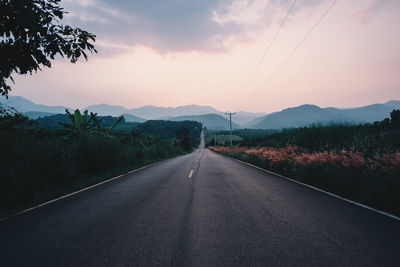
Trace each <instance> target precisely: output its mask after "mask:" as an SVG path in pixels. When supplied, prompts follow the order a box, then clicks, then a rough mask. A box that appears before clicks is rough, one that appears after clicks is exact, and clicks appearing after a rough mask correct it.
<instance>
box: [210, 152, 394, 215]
mask: <svg viewBox="0 0 400 267" xmlns="http://www.w3.org/2000/svg"><path fill="white" fill-rule="evenodd" d="M209 151H212V150H209ZM212 152H214V151H212ZM214 153H216V154H218V155H221V156H223V157H225V158H228V159H232V160H235V161H237V162H240V163H243V164H246V165H248V166H251V167H253V168H256V169H259V170H261V171H263V172H266V173H268V174H272V175H275V176H277V177H280V178H283V179H285V180H288V181H291V182H293V183H296V184H300V185H303V186H305V187H308V188H311V189H313V190H316V191H319V192H321V193H323V194H326V195H329V196H331V197H334V198H338V199H340V200H343V201H345V202H348V203H351V204H353V205H356V206H359V207H361V208H364V209H367V210H370V211H373V212H376V213H379V214H381V215H384V216H387V217H390V218H392V219H395V220H397V221H400V217H398V216H396V215H393V214H391V213H388V212H385V211H382V210H377V209H375V208H373V207H370V206H367V205H364V204H361V203H359V202H356V201H354V200H350V199H347V198H344V197H341V196H339V195H336V194H333V193H330V192H328V191H325V190H322V189H319V188H317V187H314V186H312V185H308V184H305V183H302V182H299V181H297V180H294V179H292V178H288V177H286V176H283V175H280V174H278V173H274V172H272V171H269V170H266V169H263V168H261V167H258V166H256V165H253V164H251V163H248V162H245V161H241V160H240V159H235V158H231V157H229V156H225V155H223V154H219V153H217V152H214Z"/></svg>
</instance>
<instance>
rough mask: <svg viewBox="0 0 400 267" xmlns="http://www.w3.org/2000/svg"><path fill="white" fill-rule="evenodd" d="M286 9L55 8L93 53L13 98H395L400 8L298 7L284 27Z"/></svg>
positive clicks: (397, 1)
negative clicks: (92, 37)
mask: <svg viewBox="0 0 400 267" xmlns="http://www.w3.org/2000/svg"><path fill="white" fill-rule="evenodd" d="M293 1H294V0H168V1H165V0H146V1H143V0H112V1H111V0H62V1H61V5H62V6H63V7H64V8H65V10H66V11H68V12H69V13H68V14H67V16H66V17H65V18H64V19H63V21H62V23H64V24H69V25H71V26H74V27H80V28H83V29H85V30H88V31H90V32H92V33H94V34H96V35H97V40H96V43H95V46H96V48H97V49H98V51H99V53H98V54H92V55H91V56H89V60H88V61H87V62H86V61H85V60H80V61H79V62H78V63H76V64H71V63H70V62H69V61H68V60H61V59H58V60H56V61H54V62H53V63H52V67H51V68H50V69H49V68H43V71H41V72H38V73H36V74H33V75H24V76H19V77H14V78H15V85H14V86H13V89H12V93H11V95H20V96H24V97H27V98H28V99H30V100H32V101H34V102H36V103H40V104H46V105H65V106H69V107H72V108H83V107H85V106H88V105H93V104H100V103H108V104H113V105H122V106H125V107H127V108H134V107H140V106H144V105H156V106H165V107H167V106H169V107H176V106H180V105H189V104H198V105H210V106H213V107H215V108H217V109H219V110H222V111H228V110H229V111H239V110H245V111H249V112H274V111H278V110H281V109H284V108H288V107H293V106H298V105H302V104H315V105H318V106H320V107H329V106H335V107H342V108H344V107H358V106H363V105H368V104H373V103H384V102H386V101H388V100H400V49H399V47H400V28H399V27H398V25H400V0H351V1H350V0H338V1H337V2H335V3H334V1H335V0H297V1H295V3H294V6H293V9H292V10H291V12H290V13H289V15H288V17H287V20H286V21H285V23H284V24H282V21H283V20H284V18H285V16H286V15H287V14H288V11H289V10H290V8H291V7H292V5H293ZM333 3H334V4H333ZM332 4H333V6H332V8H331V9H329V12H328V13H327V14H326V16H325V17H323V19H322V20H321V21H320V23H317V22H318V21H319V20H320V18H321V16H323V14H324V12H326V10H327V9H328V8H329V7H330V6H331V5H332ZM280 25H282V27H281V28H280ZM315 25H316V27H315V29H314V30H313V31H312V32H311V33H310V34H309V35H308V33H309V32H310V31H311V29H313V27H314V26H315ZM279 28H280V31H279V34H278V35H276V33H277V31H278V29H279ZM275 35H276V39H275V41H274V42H273V43H272V46H271V47H270V49H269V50H268V53H267V54H266V55H265V57H264V60H263V61H262V62H261V64H260V65H259V68H258V69H257V71H256V72H255V74H254V75H252V73H253V72H254V70H255V68H256V66H257V65H258V64H259V62H260V60H261V58H262V56H263V54H264V53H265V51H266V49H267V48H268V47H269V46H270V44H271V41H272V40H273V38H274V36H275ZM302 40H303V41H302Z"/></svg>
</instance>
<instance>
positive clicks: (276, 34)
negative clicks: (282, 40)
mask: <svg viewBox="0 0 400 267" xmlns="http://www.w3.org/2000/svg"><path fill="white" fill-rule="evenodd" d="M296 1H297V0H294V1H293V3H292V5H291V6H290V8H289V10H288V12H287V14H286V16H285V17H284V19H283V20H282V23H281V24H280V25H279V27H278V29H277V31H276V32H275V35H274V37H273V38H272V39H271V42H270V43H269V45H268V47H267V48H266V49H265V51H264V54H263V56H262V57H261V59H260V60H259V61H258V63H257V65H256V67H255V68H254V70H253V72H252V73H251V75H250V77H249V79H248V80H247V82H246V84H245V86H244V87H243V89H242V90H241V91H240V93H239V94H238V98H239V97H240V95H241V94H242V93H243V92H244V91H245V90H246V89H247V86H248V85H249V83H250V82H251V80H252V79H253V77H254V75H255V74H256V72H257V70H258V69H259V68H260V66H261V64H262V63H263V61H264V58H265V56H266V55H267V54H268V52H269V50H270V49H271V47H272V45H273V44H274V42H275V40H276V38H277V37H278V35H279V33H280V31H281V29H282V27H283V25H285V23H286V20H287V18H288V17H289V15H290V13H291V12H292V10H293V8H294V5H295V4H296Z"/></svg>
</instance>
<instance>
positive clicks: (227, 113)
mask: <svg viewBox="0 0 400 267" xmlns="http://www.w3.org/2000/svg"><path fill="white" fill-rule="evenodd" d="M235 114H236V112H225V115H229V126H230V128H231V147H232V115H235Z"/></svg>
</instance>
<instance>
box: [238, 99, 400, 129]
mask: <svg viewBox="0 0 400 267" xmlns="http://www.w3.org/2000/svg"><path fill="white" fill-rule="evenodd" d="M393 109H400V101H389V102H387V103H385V104H373V105H368V106H364V107H359V108H348V109H338V108H320V107H318V106H315V105H302V106H298V107H294V108H288V109H284V110H282V111H280V112H275V113H272V114H269V115H267V116H262V117H259V118H256V119H254V120H253V121H251V122H250V123H247V124H245V125H244V127H246V128H256V129H283V128H294V127H302V126H307V125H310V124H312V123H331V122H348V123H367V122H374V121H380V120H383V119H385V118H388V117H390V112H391V111H392V110H393Z"/></svg>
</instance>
